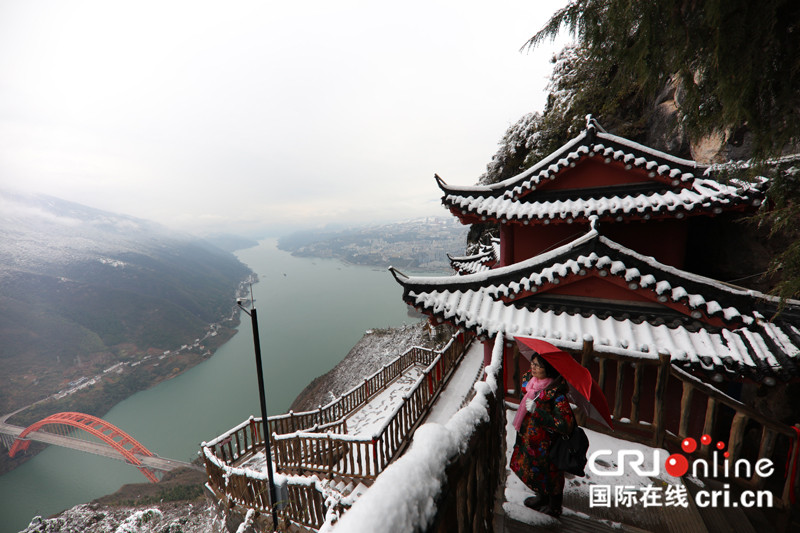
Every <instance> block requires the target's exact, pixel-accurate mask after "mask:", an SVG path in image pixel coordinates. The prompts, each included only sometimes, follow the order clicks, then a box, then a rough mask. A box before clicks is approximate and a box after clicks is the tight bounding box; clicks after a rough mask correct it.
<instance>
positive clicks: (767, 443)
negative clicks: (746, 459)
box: [752, 426, 777, 489]
mask: <svg viewBox="0 0 800 533" xmlns="http://www.w3.org/2000/svg"><path fill="white" fill-rule="evenodd" d="M776 437H777V433H775V432H774V431H773V430H771V429H769V428H767V426H764V427H763V428H762V429H761V444H760V445H759V447H758V457H759V458H761V457H772V452H773V450H774V449H775V438H776ZM752 479H753V481H755V485H756V487H757V488H759V489H760V488H762V487H763V486H764V482H765V481H766V479H765V478H763V477H761V476H759V475H758V474H756V473H755V472H753V478H752Z"/></svg>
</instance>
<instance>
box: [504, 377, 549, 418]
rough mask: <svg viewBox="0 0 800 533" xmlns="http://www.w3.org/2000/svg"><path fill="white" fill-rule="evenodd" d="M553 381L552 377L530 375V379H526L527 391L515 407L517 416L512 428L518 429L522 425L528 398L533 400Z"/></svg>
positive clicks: (526, 411)
mask: <svg viewBox="0 0 800 533" xmlns="http://www.w3.org/2000/svg"><path fill="white" fill-rule="evenodd" d="M552 382H553V378H542V379H537V378H534V377H532V378H531V379H530V381H528V386H527V390H528V392H526V393H525V396H523V398H522V401H521V402H519V407H518V408H517V416H515V417H514V429H516V430H517V431H519V428H520V427H522V419H523V418H525V415H526V414H528V400H533V399H535V398H536V396H538V395H539V393H540V392H542V391H543V390H544V389H546V388H547V387H548V386H549V385H550V383H552Z"/></svg>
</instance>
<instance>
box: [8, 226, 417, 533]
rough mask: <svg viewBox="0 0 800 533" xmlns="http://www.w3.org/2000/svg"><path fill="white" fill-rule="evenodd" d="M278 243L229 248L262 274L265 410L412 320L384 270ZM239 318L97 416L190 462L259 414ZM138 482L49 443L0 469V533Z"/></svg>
mask: <svg viewBox="0 0 800 533" xmlns="http://www.w3.org/2000/svg"><path fill="white" fill-rule="evenodd" d="M276 244H277V243H276V241H275V240H266V241H263V242H261V243H260V244H259V245H258V246H256V247H253V248H250V249H247V250H241V251H239V252H237V254H236V255H237V256H238V257H239V259H240V260H241V261H242V262H244V263H245V264H247V265H248V266H249V267H250V268H251V269H253V270H254V271H255V272H256V273H257V274H258V276H259V278H260V281H259V283H258V284H256V285H254V286H253V291H254V295H255V300H256V302H255V306H256V308H257V309H258V320H259V333H260V339H261V347H262V358H263V361H264V369H265V370H264V371H265V389H266V397H267V409H268V411H269V414H270V415H272V414H279V413H283V412H286V410H287V409H288V407H289V405H290V404H291V402H292V401H293V400H294V398H295V397H296V396H297V394H299V392H300V391H301V390H302V389H303V388H304V387H305V386H306V385H307V384H308V383H309V382H310V381H311V380H312V379H313V378H315V377H317V376H318V375H321V374H323V373H325V372H327V371H328V370H330V369H331V368H333V366H335V365H336V364H337V363H338V362H339V361H340V360H341V359H342V358H343V357H344V356H345V355H346V354H347V352H348V351H349V350H350V348H352V347H353V345H355V343H356V342H357V341H358V340H359V339H360V338H361V336H362V335H363V334H364V332H365V330H367V329H370V328H373V327H386V326H400V325H402V324H403V323H412V322H415V320H414V319H412V318H410V317H409V316H408V315H407V313H406V306H405V304H404V303H403V302H402V299H401V294H402V290H401V288H400V286H399V285H398V284H397V283H396V282H395V281H394V279H393V278H392V276H391V274H390V273H389V272H388V271H387V270H385V269H374V268H368V267H359V266H353V265H347V264H344V263H342V262H340V261H337V260H329V259H309V258H296V257H292V256H291V255H290V254H288V253H286V252H283V251H280V250H278V248H277V245H276ZM242 318H243V319H244V320H242V323H241V325H240V327H239V332H238V333H237V334H236V335H234V336H233V338H232V339H231V340H230V341H228V342H227V343H226V344H225V345H223V346H222V347H221V348H220V349H219V350H217V352H216V353H215V354H214V356H213V357H211V358H209V359H208V360H206V361H204V362H202V363H201V364H199V365H197V366H195V367H194V368H191V369H190V370H188V371H187V372H185V373H183V374H181V375H180V376H178V377H176V378H174V379H171V380H169V381H165V382H162V383H160V384H158V385H156V386H155V387H152V388H150V389H148V390H145V391H142V392H139V393H137V394H135V395H134V396H131V397H130V398H128V399H127V400H125V401H123V402H121V403H120V404H118V405H116V406H114V407H113V408H112V409H111V411H109V413H108V414H107V415H106V416H104V417H103V419H104V420H107V421H108V422H111V423H112V424H114V425H116V426H118V427H119V428H121V429H122V430H124V431H126V432H127V433H129V434H130V435H131V436H133V437H134V438H135V439H137V440H138V441H139V442H141V443H142V444H143V445H144V446H146V447H147V448H149V449H150V450H151V451H153V452H154V453H156V454H158V455H160V456H163V457H169V458H172V459H179V460H183V461H190V460H192V459H193V458H195V457H196V456H197V452H198V450H199V443H200V442H202V441H204V440H210V439H212V438H213V437H215V436H217V435H218V434H220V433H223V432H224V431H226V430H227V429H229V428H231V427H233V426H235V425H236V424H238V423H239V422H241V421H243V420H246V419H247V418H248V417H249V416H250V415H255V416H260V408H259V401H258V390H257V378H256V372H255V362H254V355H253V338H252V331H251V328H250V320H249V318H248V317H247V316H243V317H242ZM141 482H145V478H144V476H142V474H141V473H139V471H138V470H136V469H135V468H134V467H132V466H129V465H125V464H123V463H121V462H117V461H114V460H111V459H105V458H101V457H97V456H93V455H90V454H86V453H81V452H76V451H72V450H68V449H65V448H58V447H55V446H50V447H48V448H47V449H46V450H45V451H43V452H42V453H40V454H39V455H38V456H36V457H35V458H34V459H32V460H31V461H28V462H27V463H25V464H24V465H22V466H21V467H19V468H17V469H15V470H13V471H11V472H9V473H8V474H5V475H3V476H0V533H15V532H17V531H19V530H20V529H23V528H24V527H25V526H26V525H27V524H28V522H29V521H30V519H31V518H32V517H33V516H35V515H41V516H50V515H52V514H55V513H57V512H59V511H61V510H63V509H65V508H69V507H72V506H74V505H77V504H79V503H82V502H88V501H90V500H92V499H95V498H98V497H100V496H103V495H106V494H109V493H112V492H114V491H116V490H117V489H118V488H119V487H120V486H121V485H123V484H125V483H141Z"/></svg>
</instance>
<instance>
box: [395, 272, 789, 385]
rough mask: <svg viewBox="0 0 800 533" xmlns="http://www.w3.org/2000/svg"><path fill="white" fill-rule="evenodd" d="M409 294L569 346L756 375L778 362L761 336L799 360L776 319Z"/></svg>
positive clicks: (488, 329)
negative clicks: (677, 323)
mask: <svg viewBox="0 0 800 533" xmlns="http://www.w3.org/2000/svg"><path fill="white" fill-rule="evenodd" d="M410 296H412V298H413V300H414V301H416V302H417V303H418V304H421V307H422V309H421V310H422V311H427V312H433V313H434V314H436V315H441V316H442V318H445V319H448V320H451V321H452V322H453V323H454V324H456V325H458V326H462V327H466V328H469V329H473V330H475V331H476V333H478V334H486V335H488V336H494V335H496V334H497V333H503V334H504V335H518V334H523V335H533V336H536V337H540V338H543V339H545V340H548V341H550V342H552V343H553V344H555V345H557V346H561V347H564V348H570V349H578V348H580V339H582V338H583V337H584V336H585V335H586V334H589V335H591V336H592V338H594V339H595V341H596V349H599V350H601V351H606V352H611V353H620V354H625V355H634V356H638V357H642V358H646V359H653V358H655V357H657V354H658V351H659V350H666V351H667V352H668V353H669V354H670V355H671V357H672V359H673V361H675V362H676V363H683V362H685V363H688V364H690V365H692V366H695V367H699V368H702V369H703V370H706V371H709V372H711V371H714V372H727V373H729V374H735V375H737V376H738V375H741V374H743V375H746V376H756V375H760V367H766V368H768V369H770V370H771V371H772V372H773V373H777V372H778V370H779V367H780V363H779V362H778V359H777V358H776V357H775V356H774V355H773V354H772V353H771V352H770V350H769V349H768V347H767V344H766V342H765V341H764V336H769V337H770V338H772V339H773V340H775V341H776V342H777V343H778V346H780V347H781V348H782V350H783V352H784V354H783V356H784V357H788V358H791V359H794V360H797V358H798V354H800V348H798V347H797V346H796V345H794V344H793V343H792V342H791V340H790V339H789V337H788V336H787V335H785V334H784V333H783V332H782V331H781V329H780V328H779V327H778V326H777V325H774V324H760V325H759V327H757V328H755V329H754V330H752V331H751V330H750V329H748V328H738V329H727V328H723V329H720V330H719V331H716V332H715V331H710V330H706V329H701V330H699V331H689V330H687V329H685V328H681V327H679V328H668V327H667V326H666V325H663V324H661V325H653V324H650V323H648V322H642V323H636V322H634V321H632V320H629V319H619V318H613V317H606V318H600V317H598V316H595V315H591V316H588V317H584V316H582V315H580V314H572V313H567V312H563V313H558V312H556V311H545V310H542V309H538V308H537V309H533V310H530V309H527V308H525V307H522V308H517V307H514V306H513V305H508V304H504V303H503V302H500V301H497V300H495V299H494V298H492V296H491V295H490V294H489V293H488V291H487V290H486V289H483V288H480V289H477V290H463V291H461V290H457V291H450V290H444V291H436V290H433V291H426V292H424V293H419V294H417V293H414V292H411V293H410ZM443 302H447V305H443ZM442 310H444V311H442ZM467 315H471V316H469V317H468V316H467ZM747 344H750V346H752V347H753V348H755V353H756V356H757V358H758V359H759V360H760V361H759V363H760V365H759V364H756V361H754V360H753V358H752V357H751V355H750V353H749V351H748V349H747Z"/></svg>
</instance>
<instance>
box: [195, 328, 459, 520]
mask: <svg viewBox="0 0 800 533" xmlns="http://www.w3.org/2000/svg"><path fill="white" fill-rule="evenodd" d="M469 341H471V339H469V340H468V341H465V340H464V336H463V335H458V334H457V335H454V336H453V338H452V339H451V340H450V342H449V343H448V344H447V345H446V346H445V347H444V348H443V349H442V350H431V349H427V348H420V347H414V348H411V349H409V350H407V351H406V352H404V353H403V354H401V355H400V356H398V357H397V358H396V359H394V360H393V361H391V362H390V363H388V364H387V365H385V366H384V367H382V368H381V369H380V370H378V371H377V372H375V373H374V374H372V375H371V376H369V377H368V378H366V379H365V380H364V382H363V383H361V384H359V385H358V386H356V387H354V388H353V389H351V390H350V391H349V392H347V393H346V394H344V395H343V396H341V397H340V398H338V399H337V400H334V401H333V402H331V403H329V404H328V405H326V406H324V407H320V408H319V409H317V410H314V411H307V412H303V413H292V412H289V413H287V414H285V415H279V416H276V417H270V418H269V419H268V422H267V424H268V427H269V429H270V431H271V437H272V438H271V444H272V450H271V451H272V457H273V461H274V463H275V464H276V466H277V469H278V472H279V473H280V475H288V479H289V500H290V502H289V505H288V506H287V507H286V508H284V509H282V510H281V512H280V516H281V517H282V518H279V520H288V521H295V522H297V523H300V524H303V525H306V526H309V527H313V528H318V527H319V526H321V525H322V521H323V520H324V506H323V502H324V498H323V496H322V492H321V487H320V486H319V485H318V484H317V483H309V482H308V481H307V480H308V479H315V478H313V477H312V478H300V477H298V476H294V474H299V475H304V474H320V475H322V476H323V477H333V476H334V475H340V476H344V477H348V478H354V479H362V480H367V481H369V480H371V479H374V478H375V477H376V476H377V475H378V474H379V473H380V472H381V471H382V470H383V469H384V468H385V467H386V466H387V465H388V464H389V462H391V460H392V459H393V458H394V457H396V456H397V455H398V454H399V453H400V452H402V449H403V448H404V447H405V446H406V445H407V444H408V442H409V440H410V436H411V433H412V432H413V430H414V429H415V428H416V426H417V425H419V423H420V421H421V419H422V418H423V417H424V415H425V414H426V413H427V412H428V410H429V409H430V406H431V403H432V402H433V400H434V399H435V398H436V397H437V396H438V394H439V393H440V392H441V389H442V388H443V385H444V382H445V381H446V379H447V377H448V376H449V374H450V373H451V372H452V371H453V369H454V368H455V366H456V365H457V363H458V361H459V360H460V359H461V358H462V357H463V355H464V353H465V352H466V348H467V346H468V345H469ZM415 364H423V365H427V366H426V368H425V370H424V371H423V375H422V376H421V377H420V378H419V379H418V380H417V382H416V383H415V384H414V387H413V389H412V390H411V391H410V392H409V393H408V394H407V395H406V396H405V397H404V401H403V404H402V405H400V406H399V407H398V408H397V409H396V410H395V412H394V413H392V415H391V417H390V418H389V419H388V420H387V422H386V423H385V424H384V426H383V427H382V428H381V429H380V431H378V432H376V434H375V435H374V436H372V437H371V438H358V437H354V436H351V435H348V434H347V424H346V417H347V416H348V415H349V414H351V413H352V412H353V411H355V410H356V409H358V408H359V407H361V406H363V405H364V404H366V403H367V402H368V401H369V400H370V399H371V398H372V397H374V396H375V395H376V394H379V393H380V392H382V391H383V390H385V389H386V387H387V386H388V385H390V384H391V383H392V382H393V381H394V380H395V379H396V378H397V377H398V376H400V375H401V374H402V373H403V371H405V370H406V369H407V368H409V367H410V366H412V365H415ZM263 427H264V426H263V424H262V421H261V419H259V418H254V417H251V418H250V419H249V420H246V421H245V422H243V423H241V424H239V426H237V427H235V428H233V429H231V430H230V431H228V432H226V433H224V434H222V435H220V436H219V437H217V438H216V439H214V440H212V441H210V442H204V443H203V444H202V450H203V457H204V460H205V466H206V471H207V473H208V480H209V486H210V487H211V488H212V490H214V491H215V492H216V493H217V495H218V496H219V497H222V498H226V499H227V500H229V501H230V502H233V503H237V504H240V505H243V506H245V507H246V508H250V509H255V510H256V511H258V512H261V513H268V512H270V509H271V508H270V503H269V489H268V481H267V479H266V476H264V475H263V474H261V473H260V472H257V471H256V470H255V469H251V468H241V467H240V465H241V464H242V463H243V462H244V461H245V460H246V459H250V458H252V457H253V456H254V455H255V454H256V453H258V452H259V451H260V450H261V449H263V448H264V438H263ZM298 428H300V429H299V430H298ZM290 429H291V431H289V430H290ZM303 479H305V480H306V481H298V480H303ZM287 523H288V522H287Z"/></svg>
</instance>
